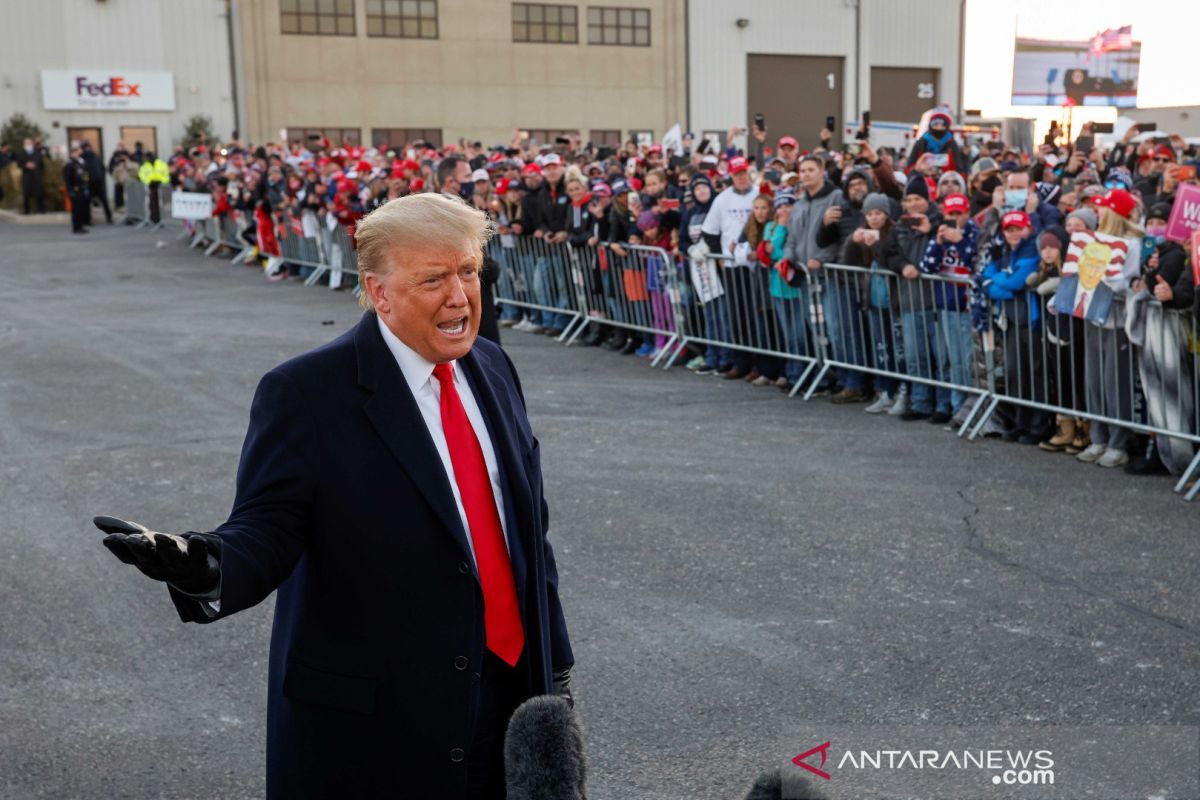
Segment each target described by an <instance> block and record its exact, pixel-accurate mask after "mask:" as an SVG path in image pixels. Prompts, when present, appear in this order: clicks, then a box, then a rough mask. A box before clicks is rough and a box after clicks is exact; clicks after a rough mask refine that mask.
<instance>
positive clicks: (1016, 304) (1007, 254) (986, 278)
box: [980, 234, 1041, 330]
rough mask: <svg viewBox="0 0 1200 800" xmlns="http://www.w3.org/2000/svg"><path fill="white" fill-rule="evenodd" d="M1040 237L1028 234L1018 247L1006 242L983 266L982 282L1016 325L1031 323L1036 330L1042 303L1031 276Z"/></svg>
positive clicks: (988, 294)
mask: <svg viewBox="0 0 1200 800" xmlns="http://www.w3.org/2000/svg"><path fill="white" fill-rule="evenodd" d="M1040 260H1041V259H1040V258H1039V256H1038V246H1037V237H1036V236H1035V235H1032V234H1031V235H1029V236H1027V237H1025V238H1024V239H1022V240H1021V242H1020V243H1019V244H1018V245H1017V248H1016V250H1013V249H1012V248H1010V247H1009V246H1008V243H1007V242H1005V243H1004V245H1003V246H1002V247H1001V250H1000V253H999V256H998V257H997V258H995V259H992V260H991V261H989V262H988V264H987V266H986V267H984V269H983V272H982V274H981V275H980V278H981V285H982V288H983V290H984V291H985V292H986V293H987V296H988V297H989V298H991V300H992V301H993V303H996V304H999V305H1001V307H1002V313H1003V314H1004V316H1005V317H1006V318H1007V319H1008V321H1009V322H1012V323H1014V324H1016V325H1028V326H1029V327H1030V328H1031V329H1033V330H1036V329H1038V328H1040V327H1041V307H1040V305H1039V303H1038V296H1037V293H1036V292H1033V291H1030V289H1029V286H1028V282H1027V281H1028V278H1029V276H1030V275H1032V274H1033V272H1034V270H1036V269H1037V267H1038V262H1039V261H1040Z"/></svg>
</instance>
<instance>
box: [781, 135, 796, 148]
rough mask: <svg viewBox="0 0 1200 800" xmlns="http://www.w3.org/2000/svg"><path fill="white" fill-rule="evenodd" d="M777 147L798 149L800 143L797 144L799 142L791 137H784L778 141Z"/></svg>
mask: <svg viewBox="0 0 1200 800" xmlns="http://www.w3.org/2000/svg"><path fill="white" fill-rule="evenodd" d="M779 146H780V147H795V148H799V147H800V143H799V142H797V141H796V140H795V139H793V138H792V137H791V136H785V137H783V138H782V139H780V140H779Z"/></svg>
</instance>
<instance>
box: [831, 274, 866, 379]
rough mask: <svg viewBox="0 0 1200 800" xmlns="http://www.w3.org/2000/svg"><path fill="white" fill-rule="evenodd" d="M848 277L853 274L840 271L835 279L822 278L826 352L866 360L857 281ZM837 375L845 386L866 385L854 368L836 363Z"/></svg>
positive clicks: (838, 358) (854, 360)
mask: <svg viewBox="0 0 1200 800" xmlns="http://www.w3.org/2000/svg"><path fill="white" fill-rule="evenodd" d="M847 277H849V278H850V279H851V280H853V279H854V278H855V277H856V276H853V275H850V276H847V275H845V274H843V273H839V274H838V276H837V278H836V279H833V280H828V279H827V280H826V281H825V282H824V287H825V289H824V292H823V298H822V301H821V305H822V307H823V309H824V312H825V335H826V337H827V338H828V339H829V347H830V353H829V354H830V356H832V358H833V359H834V360H835V361H844V362H846V363H849V364H865V363H866V352H865V348H864V346H863V332H862V320H861V319H860V318H859V309H860V307H861V306H860V303H859V297H858V284H857V283H850V282H847ZM837 376H838V382H839V383H840V384H841V385H842V388H844V389H850V390H852V391H859V392H861V391H862V390H863V389H864V388H865V387H866V377H865V376H864V375H863V373H861V372H859V371H858V370H856V369H847V368H845V367H838V368H837Z"/></svg>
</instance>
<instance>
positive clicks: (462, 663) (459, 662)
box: [454, 656, 470, 669]
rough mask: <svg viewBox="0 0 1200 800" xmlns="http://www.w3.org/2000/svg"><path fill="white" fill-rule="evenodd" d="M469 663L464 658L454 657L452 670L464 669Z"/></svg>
mask: <svg viewBox="0 0 1200 800" xmlns="http://www.w3.org/2000/svg"><path fill="white" fill-rule="evenodd" d="M469 663H470V662H469V661H467V657H466V656H455V657H454V668H455V669H466V668H467V664H469Z"/></svg>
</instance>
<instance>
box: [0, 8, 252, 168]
mask: <svg viewBox="0 0 1200 800" xmlns="http://www.w3.org/2000/svg"><path fill="white" fill-rule="evenodd" d="M224 14H225V4H224V2H222V0H117V1H116V2H104V3H99V2H92V1H91V0H88V1H87V2H85V1H84V0H39V1H38V2H22V3H5V4H4V11H3V15H2V17H0V19H2V20H3V22H2V23H0V28H2V29H3V30H4V32H5V37H4V46H3V47H0V119H7V118H8V116H9V115H11V114H13V113H15V112H21V113H23V114H25V115H26V116H28V117H30V118H31V119H33V120H34V121H35V122H37V123H38V124H39V125H41V126H42V127H43V128H45V129H46V130H48V131H50V132H51V135H50V140H49V144H50V145H51V146H56V145H65V144H66V136H67V134H66V129H67V128H68V127H72V126H76V127H91V126H97V127H100V128H102V129H103V131H104V147H105V149H106V150H111V149H112V148H113V147H114V146H115V145H116V143H117V139H118V137H119V136H120V126H122V125H153V126H155V127H156V128H157V129H158V137H159V147H160V149H162V148H165V147H166V146H167V145H171V144H173V143H174V142H175V140H176V139H178V138H179V137H180V136H181V135H182V134H183V127H184V123H185V122H186V121H187V119H188V118H189V117H191V116H192V115H193V114H206V115H208V116H209V117H211V118H212V119H213V123H214V126H215V128H216V129H217V132H218V133H219V134H220V135H221V136H223V137H228V136H229V134H230V132H231V130H232V128H233V105H232V101H231V92H230V76H229V49H228V39H227V35H226V29H225V19H224ZM72 68H78V69H96V70H114V71H115V72H120V71H121V70H152V71H160V72H171V73H173V74H174V76H175V110H174V111H47V110H45V109H43V108H42V90H41V71H42V70H43V69H72ZM55 121H57V122H58V123H59V125H60V127H58V128H53V129H52V127H51V125H52V123H53V122H55Z"/></svg>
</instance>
